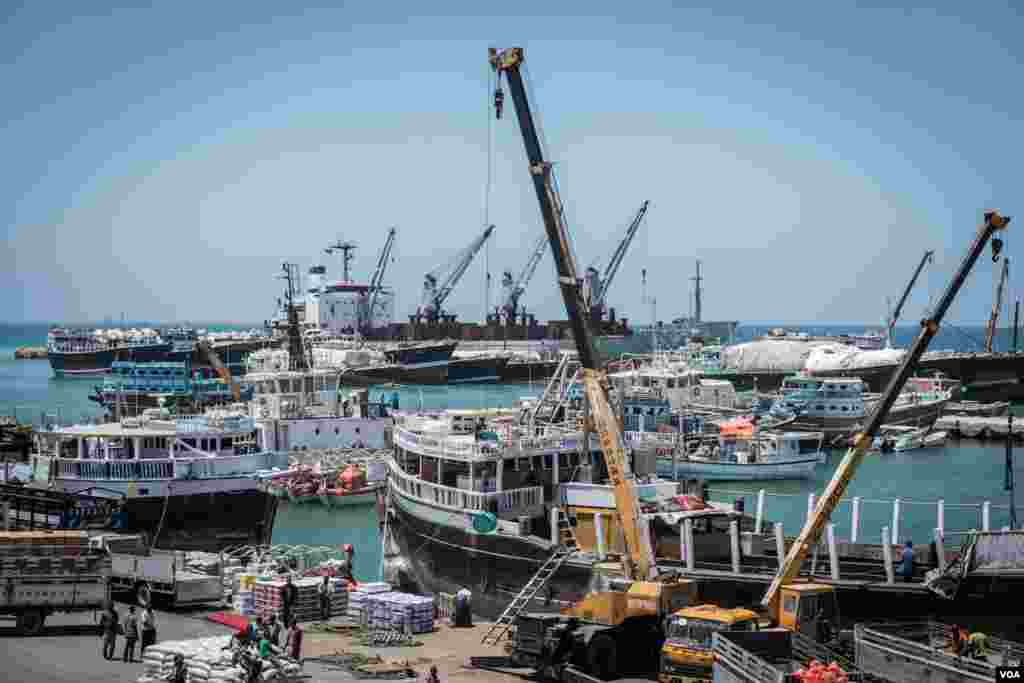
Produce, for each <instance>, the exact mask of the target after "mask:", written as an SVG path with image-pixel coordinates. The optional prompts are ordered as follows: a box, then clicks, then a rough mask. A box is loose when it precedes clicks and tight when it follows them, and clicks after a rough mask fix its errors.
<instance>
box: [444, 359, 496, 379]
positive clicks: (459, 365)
mask: <svg viewBox="0 0 1024 683" xmlns="http://www.w3.org/2000/svg"><path fill="white" fill-rule="evenodd" d="M507 365H508V358H506V357H505V356H479V357H473V358H453V359H451V360H450V361H448V384H472V383H475V382H497V381H498V380H500V379H501V374H502V372H503V370H504V369H505V366H507Z"/></svg>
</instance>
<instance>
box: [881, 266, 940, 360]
mask: <svg viewBox="0 0 1024 683" xmlns="http://www.w3.org/2000/svg"><path fill="white" fill-rule="evenodd" d="M934 255H935V252H934V251H932V250H930V249H929V250H928V251H926V252H924V256H922V257H921V262H920V263H918V264H917V268H916V269H915V270H914V274H913V275H911V276H910V282H908V283H907V288H906V289H904V290H903V295H902V296H901V297H900V300H899V303H897V304H896V308H895V309H893V312H892V317H891V318H889V345H890V346H891V345H892V333H893V330H894V329H895V327H896V321H897V320H899V319H900V313H901V312H902V311H903V304H905V303H907V297H908V296H910V290H912V289H913V288H914V284H915V283H917V278H918V276H920V275H921V271H922V270H924V266H925V264H926V263H931V260H932V256H934Z"/></svg>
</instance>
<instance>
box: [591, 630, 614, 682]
mask: <svg viewBox="0 0 1024 683" xmlns="http://www.w3.org/2000/svg"><path fill="white" fill-rule="evenodd" d="M617 649H618V648H617V647H616V645H615V639H614V638H612V637H611V636H610V635H607V634H604V633H599V634H597V635H595V636H594V637H593V638H591V639H590V643H589V644H588V645H587V670H588V672H589V673H590V674H591V675H593V676H597V677H598V678H600V679H602V680H605V681H610V680H611V679H613V678H615V677H616V676H617V675H618V672H619V662H618V652H617Z"/></svg>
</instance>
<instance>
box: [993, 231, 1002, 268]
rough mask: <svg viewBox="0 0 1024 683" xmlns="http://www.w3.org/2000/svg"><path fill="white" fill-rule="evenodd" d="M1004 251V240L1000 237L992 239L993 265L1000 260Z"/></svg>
mask: <svg viewBox="0 0 1024 683" xmlns="http://www.w3.org/2000/svg"><path fill="white" fill-rule="evenodd" d="M1002 250H1003V240H1001V239H999V238H998V237H993V238H992V263H996V262H997V261H998V260H999V252H1001V251H1002Z"/></svg>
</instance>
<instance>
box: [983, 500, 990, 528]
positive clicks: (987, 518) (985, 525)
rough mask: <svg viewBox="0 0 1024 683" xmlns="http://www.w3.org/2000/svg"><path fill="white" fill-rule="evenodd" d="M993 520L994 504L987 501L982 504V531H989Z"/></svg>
mask: <svg viewBox="0 0 1024 683" xmlns="http://www.w3.org/2000/svg"><path fill="white" fill-rule="evenodd" d="M991 518H992V503H990V502H988V501H987V500H986V501H985V502H984V503H982V504H981V530H982V531H989V530H990V527H989V522H990V521H991Z"/></svg>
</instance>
